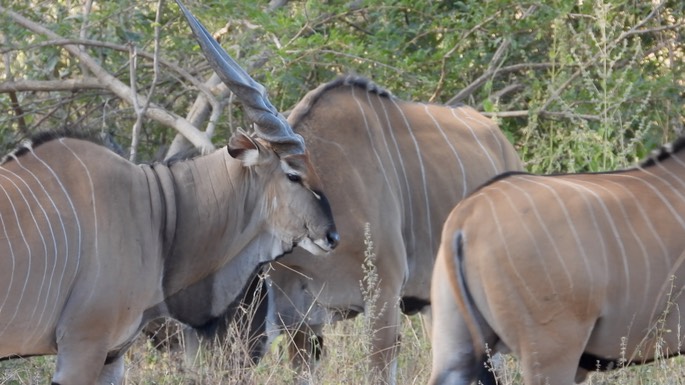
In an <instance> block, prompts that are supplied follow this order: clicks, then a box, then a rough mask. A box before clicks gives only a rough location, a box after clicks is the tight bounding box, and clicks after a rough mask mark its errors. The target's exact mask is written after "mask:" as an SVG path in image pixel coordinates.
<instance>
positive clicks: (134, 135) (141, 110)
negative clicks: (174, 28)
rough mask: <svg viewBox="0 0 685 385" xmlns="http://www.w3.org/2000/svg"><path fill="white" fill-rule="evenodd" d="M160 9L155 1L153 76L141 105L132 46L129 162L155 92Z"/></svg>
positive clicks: (135, 55) (134, 156)
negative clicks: (133, 119)
mask: <svg viewBox="0 0 685 385" xmlns="http://www.w3.org/2000/svg"><path fill="white" fill-rule="evenodd" d="M161 10H162V0H158V1H157V12H156V14H155V37H154V41H155V50H154V58H153V60H152V64H153V74H154V75H153V77H152V84H151V85H150V89H149V90H148V94H147V101H146V102H145V104H144V105H143V106H142V107H141V106H140V105H139V104H138V100H137V99H138V98H137V95H138V93H137V91H136V90H135V84H136V65H137V64H138V58H137V54H136V53H137V49H136V48H135V46H132V47H133V51H132V52H133V55H132V58H131V65H130V68H131V85H132V87H131V89H132V93H131V96H132V99H133V101H134V103H133V107H134V110H135V113H136V122H135V124H134V125H133V130H132V132H131V151H130V154H129V160H130V161H131V162H134V163H135V162H136V157H137V154H138V142H139V140H140V131H141V129H142V127H143V117H144V116H145V115H146V113H147V110H148V108H150V100H151V99H152V95H153V94H154V93H155V88H156V87H157V82H158V81H159V21H160V14H161Z"/></svg>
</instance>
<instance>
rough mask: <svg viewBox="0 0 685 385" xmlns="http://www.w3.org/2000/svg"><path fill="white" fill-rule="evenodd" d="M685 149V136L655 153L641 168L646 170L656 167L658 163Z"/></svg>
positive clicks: (643, 162)
mask: <svg viewBox="0 0 685 385" xmlns="http://www.w3.org/2000/svg"><path fill="white" fill-rule="evenodd" d="M683 149H685V136H681V137H679V138H678V139H676V140H674V141H673V142H671V143H667V144H665V145H663V146H661V148H659V149H658V150H655V151H653V152H652V154H651V155H650V156H649V157H648V158H647V159H645V160H643V161H642V162H641V163H640V167H643V168H646V167H651V166H654V165H655V164H657V163H658V162H663V161H664V160H666V159H668V158H670V157H671V156H672V155H674V154H677V153H678V152H680V151H682V150H683Z"/></svg>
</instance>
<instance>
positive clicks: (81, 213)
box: [0, 8, 338, 385]
mask: <svg viewBox="0 0 685 385" xmlns="http://www.w3.org/2000/svg"><path fill="white" fill-rule="evenodd" d="M182 9H183V11H184V13H185V14H186V17H187V18H188V20H189V22H190V23H191V26H192V28H193V30H194V32H195V33H196V36H198V39H199V40H200V43H201V45H202V46H203V49H205V55H207V57H208V59H209V60H210V62H211V63H212V64H213V66H214V68H215V70H217V72H218V73H219V75H220V76H222V78H223V79H224V81H225V82H226V83H227V84H228V85H229V87H231V88H232V89H234V92H235V93H236V95H237V96H238V97H239V98H240V99H241V100H242V101H243V103H244V105H245V108H246V110H247V111H248V114H249V115H250V116H251V117H252V118H253V119H254V120H255V121H257V122H258V123H259V127H258V129H257V133H256V136H249V135H247V134H245V133H243V132H237V133H236V134H234V135H233V136H232V137H231V139H230V141H229V144H228V146H227V148H223V149H221V150H218V151H216V152H214V153H212V154H209V155H206V156H202V157H199V158H196V159H194V160H190V161H184V162H178V163H174V164H170V165H165V164H155V165H142V166H138V165H134V164H132V163H130V162H128V161H126V160H124V159H123V158H121V157H119V156H118V155H116V154H114V153H113V152H111V151H109V150H107V149H105V148H104V147H102V146H98V145H95V144H93V143H90V142H87V141H82V140H76V139H67V138H58V139H52V140H45V141H35V142H31V143H26V144H24V145H22V146H21V147H20V148H19V149H18V150H17V151H15V152H14V153H12V154H10V155H8V156H7V157H6V158H5V160H4V161H3V162H2V164H0V357H4V358H12V357H19V356H31V355H45V354H57V369H56V373H55V374H54V376H53V379H52V381H53V384H62V385H92V384H94V383H97V384H111V383H114V384H119V383H121V381H122V379H123V371H124V368H123V353H124V352H125V350H126V349H127V348H128V346H130V344H131V343H132V342H133V340H134V337H135V336H136V334H137V333H138V331H139V330H140V329H141V328H142V327H143V326H144V325H145V323H146V322H147V321H148V320H150V319H152V318H155V317H157V316H160V315H165V314H168V313H169V309H168V306H167V304H166V302H165V299H166V298H168V297H170V296H173V295H174V294H176V293H178V292H180V291H182V290H183V289H184V288H185V287H188V286H190V285H192V284H193V283H195V282H197V281H199V280H202V279H203V278H204V277H206V276H207V275H210V274H212V273H214V272H216V271H217V270H219V269H220V268H222V267H223V266H226V265H231V264H234V265H235V264H239V265H241V266H242V265H251V266H253V267H256V266H258V265H259V264H261V263H265V262H268V261H270V260H272V259H273V258H275V257H277V256H279V255H281V254H283V253H284V252H288V251H290V250H292V248H293V247H294V246H295V245H297V244H300V245H302V246H305V247H307V249H308V250H310V251H312V252H314V253H316V254H322V253H325V252H328V251H330V250H331V249H333V248H334V247H335V246H336V244H337V241H338V235H337V232H336V230H335V225H334V223H333V218H332V216H331V210H330V207H329V206H328V203H327V201H326V198H325V196H324V195H323V193H322V192H321V190H320V186H321V184H320V181H319V178H318V176H317V174H316V172H315V171H314V168H313V166H312V164H311V163H310V160H309V157H308V156H307V154H306V152H305V150H304V142H303V140H302V138H301V137H300V136H298V135H295V134H294V133H293V132H292V130H290V127H289V126H288V125H287V123H286V122H285V120H284V119H283V118H282V117H280V116H279V115H278V113H277V112H276V111H275V109H273V106H271V104H270V103H269V101H268V99H266V97H265V96H263V93H264V90H263V87H261V85H259V84H257V83H255V82H254V80H252V79H251V78H250V77H249V76H248V75H247V74H246V73H244V71H243V70H242V69H241V68H240V67H239V66H238V65H237V64H235V62H233V61H232V59H230V57H228V55H227V54H226V53H225V52H223V50H221V48H220V47H219V46H218V44H217V43H216V42H215V41H213V40H210V39H207V36H208V34H207V33H206V30H204V27H202V26H201V25H200V24H199V23H198V22H197V20H195V19H194V18H193V17H192V15H190V13H188V12H187V10H186V9H185V8H182ZM208 47H209V48H210V49H207V48H208ZM217 47H218V48H217ZM243 279H244V280H245V281H246V282H247V280H248V279H249V277H245V278H243ZM237 294H238V293H236V295H237ZM181 321H183V320H181Z"/></svg>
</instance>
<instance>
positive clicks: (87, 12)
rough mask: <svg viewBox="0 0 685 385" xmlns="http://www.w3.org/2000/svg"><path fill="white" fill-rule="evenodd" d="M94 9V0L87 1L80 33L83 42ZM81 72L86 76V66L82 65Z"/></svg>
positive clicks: (83, 47) (82, 47)
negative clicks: (89, 17)
mask: <svg viewBox="0 0 685 385" xmlns="http://www.w3.org/2000/svg"><path fill="white" fill-rule="evenodd" d="M92 8H93V0H86V3H85V4H84V5H83V22H82V23H81V30H80V31H79V37H80V38H81V40H85V39H86V34H87V33H86V27H87V26H88V16H90V11H91V9H92ZM81 50H83V51H85V50H86V47H85V46H81ZM81 71H82V72H83V74H84V75H86V74H87V73H88V68H87V67H86V66H84V65H81Z"/></svg>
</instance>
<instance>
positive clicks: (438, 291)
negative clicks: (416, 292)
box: [428, 268, 497, 385]
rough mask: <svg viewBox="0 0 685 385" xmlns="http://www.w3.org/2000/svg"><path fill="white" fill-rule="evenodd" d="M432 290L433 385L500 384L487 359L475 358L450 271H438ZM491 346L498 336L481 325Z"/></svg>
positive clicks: (436, 271) (431, 380) (435, 272)
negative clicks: (450, 277)
mask: <svg viewBox="0 0 685 385" xmlns="http://www.w3.org/2000/svg"><path fill="white" fill-rule="evenodd" d="M433 282H434V284H433V286H432V287H431V304H432V310H433V312H432V314H431V318H432V327H431V329H432V330H431V346H432V354H433V363H432V369H431V378H430V380H429V381H428V383H429V384H430V385H468V384H471V383H472V382H473V381H474V380H476V379H477V380H478V381H479V383H481V384H483V385H495V384H496V383H497V381H496V378H495V375H494V372H493V370H492V369H490V365H489V364H488V363H487V357H476V353H475V349H474V345H473V344H474V343H473V339H472V337H471V334H470V332H469V330H468V328H467V326H466V323H465V321H464V319H463V318H462V315H461V313H460V312H459V309H458V307H457V304H456V301H455V298H454V292H453V291H452V287H451V285H450V284H449V282H448V280H447V270H446V269H442V268H436V269H435V271H434V276H433ZM481 329H483V330H482V332H483V333H484V334H486V335H485V336H484V337H485V338H486V340H487V341H488V342H489V343H488V346H490V347H492V346H493V345H494V342H495V341H496V335H495V334H494V332H493V331H492V330H491V329H490V328H488V327H487V325H481Z"/></svg>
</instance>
